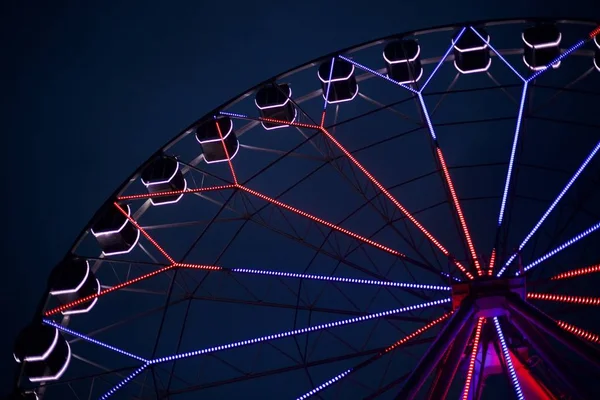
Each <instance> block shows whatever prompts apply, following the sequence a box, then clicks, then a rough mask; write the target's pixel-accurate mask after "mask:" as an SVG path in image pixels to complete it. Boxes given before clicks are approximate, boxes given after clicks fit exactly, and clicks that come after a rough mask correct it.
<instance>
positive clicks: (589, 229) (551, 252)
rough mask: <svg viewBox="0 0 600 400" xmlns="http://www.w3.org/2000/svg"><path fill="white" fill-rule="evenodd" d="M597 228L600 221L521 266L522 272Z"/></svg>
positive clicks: (519, 273)
mask: <svg viewBox="0 0 600 400" xmlns="http://www.w3.org/2000/svg"><path fill="white" fill-rule="evenodd" d="M598 228H600V222H598V223H596V224H595V225H592V226H591V227H589V228H588V229H586V230H585V231H583V232H581V233H580V234H578V235H576V236H574V237H572V238H571V239H569V240H567V241H566V242H564V243H563V244H561V245H560V246H558V247H556V248H554V249H553V250H550V251H549V252H548V253H546V254H544V255H543V256H541V257H540V258H538V259H537V260H535V261H534V262H532V263H531V264H529V265H527V266H526V267H525V268H523V272H527V271H529V270H530V269H531V268H533V267H535V266H536V265H539V264H541V263H542V262H544V261H546V260H547V259H549V258H550V257H552V256H554V255H556V254H557V253H560V252H561V251H562V250H564V249H566V248H567V247H569V246H571V245H572V244H574V243H577V242H578V241H580V240H581V239H583V238H584V237H586V236H587V235H589V234H590V233H592V232H594V231H596V230H597V229H598ZM515 275H521V271H517V272H516V274H515Z"/></svg>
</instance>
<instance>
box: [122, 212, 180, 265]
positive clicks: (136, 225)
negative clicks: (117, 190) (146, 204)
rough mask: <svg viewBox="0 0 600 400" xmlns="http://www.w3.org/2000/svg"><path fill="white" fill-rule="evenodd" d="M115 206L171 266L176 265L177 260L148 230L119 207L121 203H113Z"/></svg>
mask: <svg viewBox="0 0 600 400" xmlns="http://www.w3.org/2000/svg"><path fill="white" fill-rule="evenodd" d="M113 204H114V205H115V207H117V209H118V210H119V211H120V212H121V214H123V215H124V216H125V218H127V219H128V220H129V222H131V223H132V224H133V226H135V227H136V228H137V229H138V230H139V231H140V232H141V234H142V235H144V237H145V238H146V239H148V241H149V242H150V243H152V245H154V247H156V249H157V250H158V251H160V253H161V254H162V255H163V256H165V258H166V259H167V260H168V261H169V262H170V263H171V264H175V260H174V259H173V258H172V257H171V256H170V255H169V254H168V253H167V252H166V251H165V250H164V249H163V248H162V247H161V246H160V245H159V244H158V243H157V242H156V240H154V239H153V238H152V236H150V235H148V232H146V230H144V229H143V228H142V227H141V226H140V225H139V224H138V223H137V222H136V220H134V219H133V218H131V216H129V215H128V214H127V211H125V210H123V208H122V207H121V206H120V205H119V203H117V202H115V203H113Z"/></svg>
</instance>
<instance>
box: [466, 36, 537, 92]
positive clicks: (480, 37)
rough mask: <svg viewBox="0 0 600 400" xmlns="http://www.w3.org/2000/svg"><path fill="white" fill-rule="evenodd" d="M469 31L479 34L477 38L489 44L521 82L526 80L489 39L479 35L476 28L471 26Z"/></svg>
mask: <svg viewBox="0 0 600 400" xmlns="http://www.w3.org/2000/svg"><path fill="white" fill-rule="evenodd" d="M470 29H471V31H473V33H474V34H476V35H477V36H479V39H481V40H482V41H483V42H484V43H485V44H487V45H488V46H489V48H490V49H491V50H492V51H493V52H494V54H495V55H496V57H498V58H499V59H500V60H502V62H503V63H504V64H506V66H507V67H508V68H510V70H511V71H512V72H514V73H515V75H517V76H518V77H519V79H521V80H522V81H523V82H526V80H525V78H523V76H521V74H519V72H518V71H517V70H516V69H515V67H513V66H512V65H511V64H510V63H509V62H508V60H507V59H506V58H504V56H503V55H502V54H500V52H499V51H498V50H496V48H495V47H494V46H492V44H491V43H490V42H489V41H486V40H485V39H484V38H483V36H481V33H479V32H478V31H477V29H475V28H473V27H471V28H470Z"/></svg>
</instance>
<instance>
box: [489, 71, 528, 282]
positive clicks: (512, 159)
mask: <svg viewBox="0 0 600 400" xmlns="http://www.w3.org/2000/svg"><path fill="white" fill-rule="evenodd" d="M526 100H527V82H525V84H524V85H523V91H522V92H521V102H520V105H519V112H518V114H517V126H516V127H515V133H514V137H513V143H512V148H511V151H510V159H509V162H508V170H507V171H506V179H505V181H504V191H503V192H502V200H501V202H500V212H499V213H498V225H497V228H496V240H495V242H496V243H495V244H494V249H496V248H497V247H498V240H499V237H500V229H501V228H502V222H503V221H504V213H505V211H506V203H507V199H508V193H509V190H510V184H511V181H512V176H513V170H514V166H515V159H516V154H517V145H518V143H519V134H520V132H521V126H522V122H523V113H524V111H525V102H526ZM500 275H501V274H499V275H498V276H500Z"/></svg>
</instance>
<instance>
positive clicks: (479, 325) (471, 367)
mask: <svg viewBox="0 0 600 400" xmlns="http://www.w3.org/2000/svg"><path fill="white" fill-rule="evenodd" d="M484 323H485V318H483V317H480V318H479V319H478V320H477V328H476V329H475V337H474V338H473V350H472V351H471V356H470V358H469V368H468V369H467V378H466V379H465V387H464V389H463V393H462V400H468V398H469V391H470V390H471V383H472V382H473V374H474V373H475V362H476V361H477V352H478V351H479V340H480V339H481V331H482V329H483V324H484Z"/></svg>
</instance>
